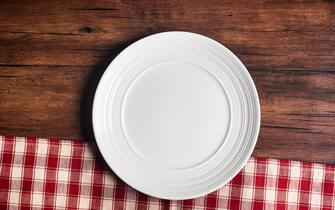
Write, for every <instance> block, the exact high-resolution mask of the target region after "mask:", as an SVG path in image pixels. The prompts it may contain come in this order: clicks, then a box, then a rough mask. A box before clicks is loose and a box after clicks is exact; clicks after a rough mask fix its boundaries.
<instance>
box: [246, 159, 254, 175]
mask: <svg viewBox="0 0 335 210" xmlns="http://www.w3.org/2000/svg"><path fill="white" fill-rule="evenodd" d="M244 173H246V174H254V173H255V162H254V161H249V162H248V163H247V164H246V165H245V167H244Z"/></svg>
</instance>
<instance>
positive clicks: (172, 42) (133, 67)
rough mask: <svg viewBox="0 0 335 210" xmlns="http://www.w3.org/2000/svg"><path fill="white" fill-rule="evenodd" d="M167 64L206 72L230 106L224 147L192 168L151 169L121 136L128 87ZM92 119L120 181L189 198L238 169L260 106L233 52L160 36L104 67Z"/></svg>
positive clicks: (185, 37) (182, 36)
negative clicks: (155, 66)
mask: <svg viewBox="0 0 335 210" xmlns="http://www.w3.org/2000/svg"><path fill="white" fill-rule="evenodd" d="M166 60H170V61H176V62H186V63H189V64H191V65H197V66H200V67H201V68H203V69H204V71H207V72H209V73H210V74H211V75H213V77H214V78H215V79H216V80H217V81H218V82H219V83H220V85H221V86H222V88H223V91H224V92H225V94H226V96H227V100H228V104H229V107H230V108H229V110H230V120H229V127H228V130H227V134H226V135H225V138H224V139H222V144H221V145H220V147H219V148H218V149H217V150H216V152H215V153H213V154H212V155H211V156H210V157H209V159H206V160H204V161H202V162H200V163H198V164H196V165H193V166H191V167H186V168H185V167H181V168H178V167H177V168H173V169H172V168H169V167H159V166H157V165H152V164H150V163H148V161H146V160H145V159H143V158H140V157H139V155H138V154H136V152H135V151H134V149H133V148H132V146H130V144H129V142H128V140H127V137H126V135H125V134H124V133H123V132H124V130H123V129H124V125H122V113H123V112H122V110H124V107H123V106H124V98H125V97H126V94H127V91H128V90H129V87H130V86H131V85H132V84H133V83H134V81H135V80H136V78H137V76H139V75H140V74H141V73H143V71H145V70H146V69H148V66H150V65H151V66H152V65H153V64H154V63H156V64H157V63H158V64H159V63H160V64H161V63H162V62H164V61H166ZM92 121H93V129H94V134H95V137H96V141H97V144H98V147H99V149H100V151H101V153H102V155H103V157H104V159H105V160H106V162H107V164H108V165H109V166H110V167H111V168H112V170H113V171H114V172H115V173H116V174H117V175H118V176H119V177H120V178H121V179H123V180H124V181H125V182H126V183H128V184H129V185H130V186H132V187H134V188H135V189H137V190H139V191H141V192H143V193H146V194H149V195H152V196H155V197H159V198H165V199H189V198H194V197H198V196H201V195H204V194H207V193H210V192H212V191H214V190H216V189H218V188H219V187H221V186H223V185H224V184H225V183H227V182H228V181H229V180H231V179H232V178H233V177H234V176H235V175H236V174H237V173H238V172H239V171H240V170H241V169H242V167H243V166H244V165H245V163H246V161H247V160H248V158H249V157H250V155H251V153H252V151H253V148H254V146H255V144H256V140H257V137H258V132H259V127H260V105H259V99H258V94H257V91H256V87H255V85H254V83H253V81H252V78H251V76H250V74H249V73H248V71H247V70H246V68H245V67H244V65H243V64H242V63H241V62H240V61H239V59H238V58H237V57H236V56H235V55H234V54H233V53H232V52H231V51H229V50H228V49H227V48H225V47H224V46H223V45H221V44H220V43H218V42H216V41H214V40H212V39H210V38H207V37H205V36H202V35H199V34H194V33H190V32H164V33H159V34H155V35H151V36H149V37H146V38H143V39H141V40H139V41H137V42H135V43H133V44H132V45H130V46H129V47H127V48H126V49H125V50H123V51H122V52H121V53H120V54H119V55H118V56H117V57H116V58H115V59H114V60H113V62H112V63H111V64H110V65H109V66H108V68H107V70H106V72H105V73H104V75H103V77H102V78H101V80H100V83H99V85H98V88H97V91H96V95H95V98H94V103H93V116H92ZM123 124H124V122H123ZM149 151H150V150H149ZM163 160H164V159H163Z"/></svg>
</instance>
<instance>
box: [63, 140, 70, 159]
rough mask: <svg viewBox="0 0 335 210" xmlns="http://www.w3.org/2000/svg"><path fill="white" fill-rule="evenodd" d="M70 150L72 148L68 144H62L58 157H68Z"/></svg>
mask: <svg viewBox="0 0 335 210" xmlns="http://www.w3.org/2000/svg"><path fill="white" fill-rule="evenodd" d="M71 150H72V146H71V145H70V144H69V143H68V142H65V143H62V144H61V150H60V156H62V157H70V155H71Z"/></svg>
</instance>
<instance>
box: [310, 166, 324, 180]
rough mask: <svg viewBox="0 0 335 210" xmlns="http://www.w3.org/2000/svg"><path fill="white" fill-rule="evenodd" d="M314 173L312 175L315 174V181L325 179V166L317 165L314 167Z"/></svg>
mask: <svg viewBox="0 0 335 210" xmlns="http://www.w3.org/2000/svg"><path fill="white" fill-rule="evenodd" d="M312 172H313V174H312V176H313V181H314V182H315V181H316V182H322V180H323V172H324V170H323V168H321V167H315V168H313V171H312Z"/></svg>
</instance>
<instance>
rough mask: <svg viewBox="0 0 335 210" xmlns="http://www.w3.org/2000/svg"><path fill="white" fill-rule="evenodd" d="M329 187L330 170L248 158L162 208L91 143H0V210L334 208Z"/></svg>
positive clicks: (334, 192)
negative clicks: (205, 189) (218, 183)
mask: <svg viewBox="0 0 335 210" xmlns="http://www.w3.org/2000/svg"><path fill="white" fill-rule="evenodd" d="M334 152H335V151H334ZM334 182H335V166H331V165H323V164H314V163H303V162H298V161H287V160H275V159H266V158H256V157H252V158H250V160H249V161H248V163H247V164H246V166H245V167H244V169H243V170H242V171H241V172H240V173H239V174H238V175H237V176H236V177H235V178H234V179H233V180H232V181H230V182H229V183H228V184H226V185H225V186H224V187H222V188H221V189H219V190H217V191H215V192H213V193H211V194H208V195H206V196H203V197H200V198H196V199H191V200H182V201H169V200H162V199H158V198H154V197H149V196H147V195H144V194H142V193H139V192H137V191H136V190H134V189H132V188H131V187H129V186H127V185H126V184H125V183H124V182H122V181H121V180H120V179H118V178H117V177H116V176H115V175H114V174H113V173H112V171H111V170H110V169H109V168H108V166H106V165H105V163H104V161H103V160H102V158H101V157H100V154H99V153H98V150H97V148H96V146H95V144H94V143H92V142H91V143H89V142H84V141H67V140H55V139H41V138H22V137H12V136H0V209H17V208H19V207H20V209H41V208H43V209H70V208H72V209H130V210H132V209H150V210H151V209H334V208H335V204H334V202H335V189H334Z"/></svg>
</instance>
